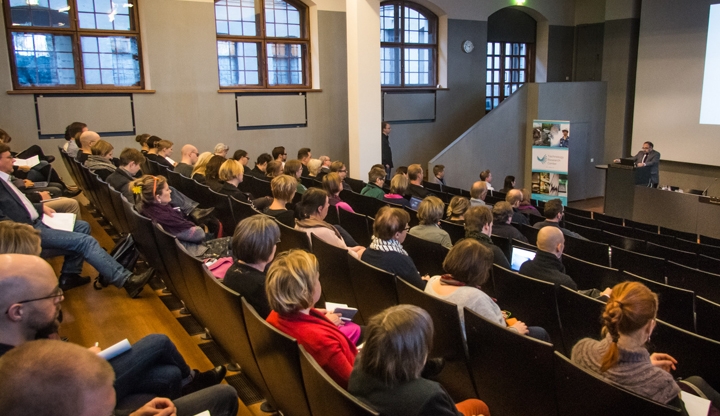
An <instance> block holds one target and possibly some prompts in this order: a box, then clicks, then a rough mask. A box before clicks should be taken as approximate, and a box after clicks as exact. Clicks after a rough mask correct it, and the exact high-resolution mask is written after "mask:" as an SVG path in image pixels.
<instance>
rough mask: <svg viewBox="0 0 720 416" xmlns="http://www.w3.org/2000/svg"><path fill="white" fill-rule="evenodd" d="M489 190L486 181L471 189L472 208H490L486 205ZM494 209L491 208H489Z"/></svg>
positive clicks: (476, 183) (476, 184)
mask: <svg viewBox="0 0 720 416" xmlns="http://www.w3.org/2000/svg"><path fill="white" fill-rule="evenodd" d="M487 192H488V188H487V183H486V182H484V181H477V182H475V183H473V184H472V186H471V187H470V206H471V207H481V206H489V205H488V204H486V203H485V197H486V196H487ZM489 207H490V208H492V207H491V206H489Z"/></svg>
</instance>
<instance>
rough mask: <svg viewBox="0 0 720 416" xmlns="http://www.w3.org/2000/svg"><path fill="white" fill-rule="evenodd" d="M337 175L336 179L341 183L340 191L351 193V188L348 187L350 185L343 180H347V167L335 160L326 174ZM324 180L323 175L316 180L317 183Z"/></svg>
mask: <svg viewBox="0 0 720 416" xmlns="http://www.w3.org/2000/svg"><path fill="white" fill-rule="evenodd" d="M333 172H334V173H337V175H338V177H339V178H340V182H341V183H342V188H341V189H340V190H343V189H345V190H347V191H352V188H351V187H350V184H348V183H347V182H346V181H345V178H347V167H346V166H345V164H344V163H343V162H341V161H339V160H336V161H334V162H332V164H330V171H329V172H327V173H333ZM324 178H325V175H323V177H322V178H318V180H319V181H322V180H323V179H324Z"/></svg>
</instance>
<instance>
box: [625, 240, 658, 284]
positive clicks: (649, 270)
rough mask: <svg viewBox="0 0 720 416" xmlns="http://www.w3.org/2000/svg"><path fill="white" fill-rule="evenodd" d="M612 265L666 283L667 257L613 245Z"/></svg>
mask: <svg viewBox="0 0 720 416" xmlns="http://www.w3.org/2000/svg"><path fill="white" fill-rule="evenodd" d="M612 267H614V268H616V269H619V270H625V271H628V272H630V273H633V274H636V275H638V276H642V277H644V278H647V279H650V280H654V281H656V282H660V283H665V259H663V258H660V257H654V256H649V255H647V254H641V253H635V252H633V251H628V250H623V249H622V248H619V247H616V246H613V247H612Z"/></svg>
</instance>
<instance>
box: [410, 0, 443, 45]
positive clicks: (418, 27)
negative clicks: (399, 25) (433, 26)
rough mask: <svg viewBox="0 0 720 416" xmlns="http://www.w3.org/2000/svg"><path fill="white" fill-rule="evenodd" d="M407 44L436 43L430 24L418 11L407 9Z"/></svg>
mask: <svg viewBox="0 0 720 416" xmlns="http://www.w3.org/2000/svg"><path fill="white" fill-rule="evenodd" d="M404 12H405V20H404V22H403V24H404V25H405V31H404V33H403V34H404V36H405V42H406V43H435V39H434V36H431V34H430V22H428V19H427V18H426V17H425V16H423V15H422V14H420V13H419V12H418V11H417V10H414V9H411V8H409V7H405V9H404Z"/></svg>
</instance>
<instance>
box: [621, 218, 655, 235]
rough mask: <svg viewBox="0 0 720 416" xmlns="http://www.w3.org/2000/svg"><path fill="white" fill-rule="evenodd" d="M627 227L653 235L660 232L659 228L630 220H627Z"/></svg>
mask: <svg viewBox="0 0 720 416" xmlns="http://www.w3.org/2000/svg"><path fill="white" fill-rule="evenodd" d="M625 226H626V227H632V228H634V229H636V230H644V231H648V232H651V233H655V234H657V232H658V226H657V225H652V224H645V223H644V222H638V221H632V220H629V219H627V218H626V219H625Z"/></svg>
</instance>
